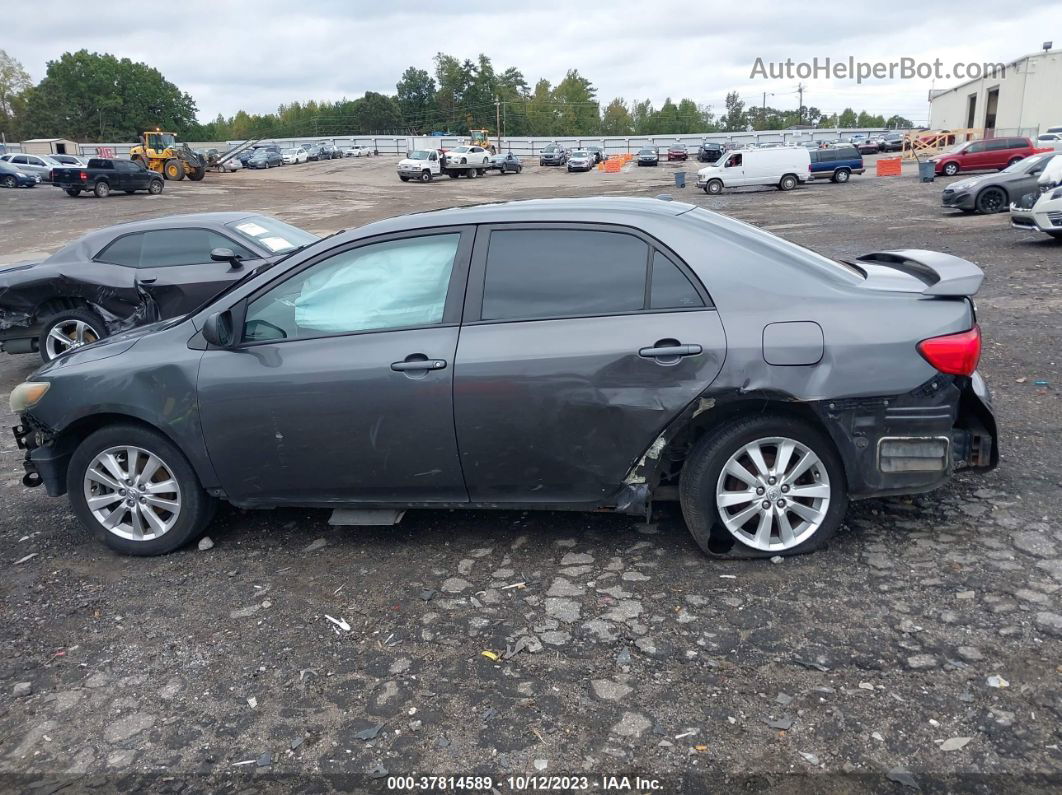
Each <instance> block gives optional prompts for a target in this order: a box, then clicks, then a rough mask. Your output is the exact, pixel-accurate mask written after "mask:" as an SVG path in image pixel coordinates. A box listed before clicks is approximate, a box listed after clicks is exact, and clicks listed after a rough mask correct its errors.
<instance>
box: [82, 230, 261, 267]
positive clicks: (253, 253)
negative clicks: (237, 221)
mask: <svg viewBox="0 0 1062 795" xmlns="http://www.w3.org/2000/svg"><path fill="white" fill-rule="evenodd" d="M181 229H199V230H202V231H204V232H212V233H213V234H215V235H217V236H218V237H223V238H225V239H226V240H227V241H229V245H231V246H232V247H233V250H236V249H243V250H244V251H246V252H247V253H248V254H250V255H251V257H250V259H248V260H245V261H247V262H254V261H257V260H261V259H265V257H263V256H262V255H261V254H259V253H258V252H257V251H255V250H254V249H253V248H251V247H250V246H247V245H245V244H243V243H240V242H238V241H236V240H233V238H232V236H231V235H227V234H225V233H224V232H219V231H218V230H216V229H207V228H206V227H202V226H181V227H172V228H170V229H142V230H140V231H139V232H126V233H125V234H124V235H119V236H118V237H116V238H115V239H114V240H112V241H111V242H110V243H108V244H107V245H106V246H104V247H103V248H101V249H100V250H99V251H97V252H96V254H95V255H94V256H93V257H92V261H93V262H102V263H104V264H105V265H115V266H117V267H119V268H136V269H138V270H139V268H140V267H150V268H187V267H188V266H189V265H205V264H206V263H205V262H185V263H183V264H181V265H147V266H144V265H143V264H141V265H140V266H139V267H138V266H136V265H123V264H122V263H120V262H111V261H109V260H105V259H101V257H102V256H103V255H104V254H105V253H106V252H107V251H109V250H110V248H111V247H112V246H114V244H115V243H117V242H118V241H119V240H124V239H125V238H127V237H131V236H133V235H141V236H144V235H147V234H149V233H150V232H167V231H175V230H181ZM143 245H144V244H143V242H141V244H140V246H141V262H142V261H143Z"/></svg>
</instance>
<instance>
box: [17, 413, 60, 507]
mask: <svg viewBox="0 0 1062 795" xmlns="http://www.w3.org/2000/svg"><path fill="white" fill-rule="evenodd" d="M21 419H22V423H21V424H20V425H16V426H15V427H13V428H12V429H11V432H12V433H13V434H14V436H15V444H16V445H18V448H19V449H20V450H25V451H26V457H25V459H24V460H23V462H22V468H23V469H24V470H25V471H26V472H25V474H24V475H23V476H22V485H23V486H26V487H27V488H35V487H37V486H41V485H43V486H44V489H45V491H47V492H48V496H49V497H61V496H62V495H63V494H66V468H67V464H69V463H70V456H71V455H72V454H73V452H74V451H73V450H72V449H70V448H69V446H67V445H64V444H62V443H58V442H57V441H56V440H55V438H54V437H53V436H52V434H51V433H50V432H49V431H48V430H46V429H45V428H42V427H40V426H39V425H37V424H35V423H34V422H33V421H32V420H31V419H30V418H29V417H28V416H27V415H23V416H22V418H21Z"/></svg>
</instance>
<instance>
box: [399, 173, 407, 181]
mask: <svg viewBox="0 0 1062 795" xmlns="http://www.w3.org/2000/svg"><path fill="white" fill-rule="evenodd" d="M398 178H399V179H400V180H402V181H403V182H409V177H407V176H405V175H403V174H399V175H398Z"/></svg>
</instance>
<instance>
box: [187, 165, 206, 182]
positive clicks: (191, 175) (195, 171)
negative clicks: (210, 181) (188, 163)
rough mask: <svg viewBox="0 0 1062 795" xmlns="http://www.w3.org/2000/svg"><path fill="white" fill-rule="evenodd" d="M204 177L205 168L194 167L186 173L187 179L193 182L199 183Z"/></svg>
mask: <svg viewBox="0 0 1062 795" xmlns="http://www.w3.org/2000/svg"><path fill="white" fill-rule="evenodd" d="M205 176H206V168H205V167H203V166H194V167H193V168H192V170H191V171H189V172H188V179H190V180H192V181H193V182H199V181H201V180H202V179H203V177H205Z"/></svg>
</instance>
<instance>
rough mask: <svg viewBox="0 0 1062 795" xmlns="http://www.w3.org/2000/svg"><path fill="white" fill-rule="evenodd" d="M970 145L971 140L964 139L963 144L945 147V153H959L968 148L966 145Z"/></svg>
mask: <svg viewBox="0 0 1062 795" xmlns="http://www.w3.org/2000/svg"><path fill="white" fill-rule="evenodd" d="M968 145H969V141H963V142H962V143H961V144H956V145H955V146H953V147H952V148H951V149H945V150H944V154H946V155H957V154H958V153H959V152H961V151H963V150H964V149H966V147H967V146H968Z"/></svg>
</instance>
